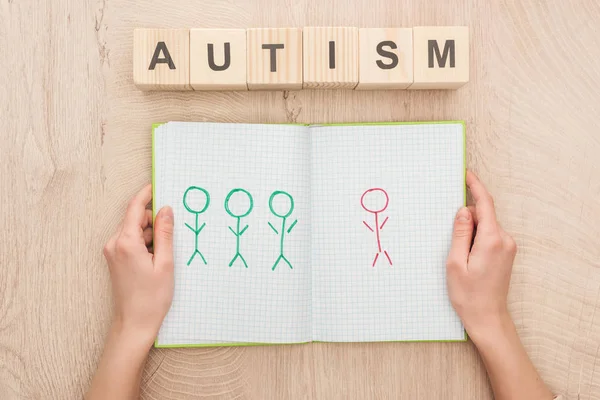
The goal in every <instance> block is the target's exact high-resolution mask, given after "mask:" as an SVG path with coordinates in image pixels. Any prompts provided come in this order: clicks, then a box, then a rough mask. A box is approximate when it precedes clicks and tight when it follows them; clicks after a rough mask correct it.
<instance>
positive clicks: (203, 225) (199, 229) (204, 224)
mask: <svg viewBox="0 0 600 400" xmlns="http://www.w3.org/2000/svg"><path fill="white" fill-rule="evenodd" d="M205 226H206V222H204V223H203V224H202V226H201V227H200V228H198V232H196V233H200V231H201V230H202V229H204V227H205Z"/></svg>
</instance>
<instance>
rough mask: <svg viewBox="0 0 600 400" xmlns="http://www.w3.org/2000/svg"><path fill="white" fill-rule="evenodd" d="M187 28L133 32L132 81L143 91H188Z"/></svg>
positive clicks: (188, 57)
mask: <svg viewBox="0 0 600 400" xmlns="http://www.w3.org/2000/svg"><path fill="white" fill-rule="evenodd" d="M189 68H190V33H189V30H187V29H135V30H134V31H133V82H134V83H135V84H136V85H137V86H138V87H139V88H140V89H142V90H189V89H191V86H190V69H189Z"/></svg>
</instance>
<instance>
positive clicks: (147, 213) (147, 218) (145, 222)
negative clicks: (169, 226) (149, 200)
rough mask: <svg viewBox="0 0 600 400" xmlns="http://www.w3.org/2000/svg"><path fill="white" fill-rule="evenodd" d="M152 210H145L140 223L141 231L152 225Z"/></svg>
mask: <svg viewBox="0 0 600 400" xmlns="http://www.w3.org/2000/svg"><path fill="white" fill-rule="evenodd" d="M152 217H153V214H152V210H150V209H146V211H145V214H144V220H143V222H142V229H144V230H145V229H146V228H147V227H149V226H151V225H152Z"/></svg>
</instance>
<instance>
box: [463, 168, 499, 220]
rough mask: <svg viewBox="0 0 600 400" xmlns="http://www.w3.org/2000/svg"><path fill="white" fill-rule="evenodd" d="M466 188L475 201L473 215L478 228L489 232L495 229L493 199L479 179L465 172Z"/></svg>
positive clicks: (469, 172)
mask: <svg viewBox="0 0 600 400" xmlns="http://www.w3.org/2000/svg"><path fill="white" fill-rule="evenodd" d="M467 186H468V187H469V190H470V191H471V195H472V196H473V200H475V215H476V217H477V223H478V228H479V229H481V228H483V229H490V230H492V229H496V227H497V222H496V210H495V209H494V199H493V198H492V196H491V195H490V194H489V192H488V191H487V189H486V188H485V186H483V184H482V183H481V182H480V181H479V178H477V176H475V174H474V173H472V172H471V171H467ZM479 225H481V226H479Z"/></svg>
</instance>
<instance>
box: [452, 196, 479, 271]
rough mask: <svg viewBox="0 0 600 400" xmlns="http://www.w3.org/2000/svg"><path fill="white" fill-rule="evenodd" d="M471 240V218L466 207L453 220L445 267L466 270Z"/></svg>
mask: <svg viewBox="0 0 600 400" xmlns="http://www.w3.org/2000/svg"><path fill="white" fill-rule="evenodd" d="M472 239H473V217H472V215H471V212H470V211H469V209H468V208H467V207H462V208H461V209H460V210H458V213H456V218H454V229H453V230H452V245H451V247H450V252H449V253H448V259H447V261H446V267H447V269H448V270H449V271H450V270H456V269H458V270H460V269H465V270H466V269H467V261H468V259H469V253H470V251H471V240H472Z"/></svg>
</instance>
